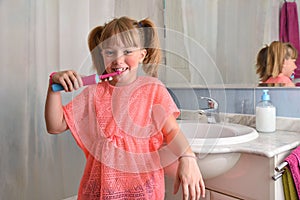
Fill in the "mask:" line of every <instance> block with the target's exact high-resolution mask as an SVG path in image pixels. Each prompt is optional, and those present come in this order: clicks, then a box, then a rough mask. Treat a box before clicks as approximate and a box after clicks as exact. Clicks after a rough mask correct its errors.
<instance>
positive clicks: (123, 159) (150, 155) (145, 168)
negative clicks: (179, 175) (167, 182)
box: [64, 77, 179, 200]
mask: <svg viewBox="0 0 300 200" xmlns="http://www.w3.org/2000/svg"><path fill="white" fill-rule="evenodd" d="M170 115H174V116H175V117H177V116H178V115H179V111H178V109H177V107H176V105H175V103H174V102H173V100H172V98H171V96H170V95H169V93H168V91H167V90H166V88H165V86H164V85H163V84H162V83H161V82H160V81H159V80H157V79H156V78H152V77H139V78H138V79H137V80H136V81H134V82H133V83H131V84H130V85H127V86H120V87H115V86H112V85H110V84H109V83H108V82H102V83H99V84H97V85H92V86H89V87H87V88H85V89H84V90H83V91H82V92H81V93H80V94H79V95H77V96H76V97H75V98H74V99H73V100H72V101H71V102H70V103H68V104H67V105H66V106H64V116H65V119H66V121H67V124H68V127H69V129H70V131H71V133H72V135H73V137H74V138H75V140H76V142H77V144H78V145H79V147H80V148H81V149H82V150H83V152H84V153H85V156H86V166H85V169H84V173H83V176H82V179H81V182H80V186H79V191H78V199H80V200H87V199H88V200H103V199H114V200H116V199H151V200H152V199H153V200H160V199H161V200H162V199H164V192H165V189H164V171H163V167H164V166H163V164H162V162H161V159H162V158H161V156H160V155H159V151H160V149H162V148H163V146H164V136H163V134H162V132H161V129H162V126H163V125H164V123H165V121H166V120H167V119H168V117H170Z"/></svg>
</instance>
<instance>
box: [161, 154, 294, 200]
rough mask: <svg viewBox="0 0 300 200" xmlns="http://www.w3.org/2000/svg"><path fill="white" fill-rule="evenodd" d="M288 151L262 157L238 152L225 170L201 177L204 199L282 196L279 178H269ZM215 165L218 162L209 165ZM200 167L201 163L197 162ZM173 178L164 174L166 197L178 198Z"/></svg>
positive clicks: (265, 199) (264, 199) (273, 199)
mask: <svg viewBox="0 0 300 200" xmlns="http://www.w3.org/2000/svg"><path fill="white" fill-rule="evenodd" d="M289 153H290V151H286V152H283V153H280V154H277V155H275V156H273V157H271V158H270V157H266V156H261V155H257V154H252V153H251V154H250V153H242V155H241V157H240V160H239V161H238V162H237V164H236V165H235V166H234V167H233V168H232V169H230V170H229V171H228V172H226V173H224V174H222V175H220V176H218V177H215V178H212V179H207V180H205V185H206V197H205V200H237V199H247V200H251V199H252V200H282V199H284V194H283V189H282V179H281V178H279V179H277V180H276V181H274V180H273V179H272V176H273V175H274V173H275V170H274V169H275V167H276V166H278V165H279V164H280V163H281V162H282V161H283V159H284V158H285V157H286V156H287V155H289ZM212 167H218V166H212ZM200 168H201V166H200ZM172 192H173V180H172V179H169V178H166V198H165V199H166V200H181V199H182V196H181V191H180V192H179V193H178V194H177V195H173V194H172Z"/></svg>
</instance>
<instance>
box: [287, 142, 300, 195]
mask: <svg viewBox="0 0 300 200" xmlns="http://www.w3.org/2000/svg"><path fill="white" fill-rule="evenodd" d="M285 161H287V162H288V163H289V168H290V170H291V173H292V177H293V180H294V183H295V187H296V190H297V193H298V198H299V199H300V146H298V147H297V148H296V149H295V150H293V151H292V152H291V154H290V155H289V156H288V157H287V158H286V159H285Z"/></svg>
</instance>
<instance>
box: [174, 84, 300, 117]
mask: <svg viewBox="0 0 300 200" xmlns="http://www.w3.org/2000/svg"><path fill="white" fill-rule="evenodd" d="M170 89H171V90H172V91H173V93H174V94H175V96H176V98H177V99H178V102H179V104H180V105H179V106H180V108H182V109H198V108H205V107H206V102H205V101H204V100H201V99H200V97H201V96H206V97H212V98H214V99H216V100H217V101H218V102H219V110H220V112H224V113H239V114H255V106H256V104H257V103H258V102H259V101H260V98H261V94H262V90H263V89H266V88H259V87H258V88H222V89H215V88H213V89H209V88H195V89H191V88H170ZM267 89H269V94H270V96H271V101H272V103H273V105H274V106H275V107H276V113H277V116H281V117H293V118H300V89H299V88H272V87H270V88H267Z"/></svg>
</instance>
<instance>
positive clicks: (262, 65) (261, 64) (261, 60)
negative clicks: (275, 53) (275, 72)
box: [256, 45, 269, 82]
mask: <svg viewBox="0 0 300 200" xmlns="http://www.w3.org/2000/svg"><path fill="white" fill-rule="evenodd" d="M268 49H269V47H268V45H266V46H265V47H264V48H262V49H261V50H260V51H259V52H258V54H257V57H256V74H258V75H259V78H260V80H261V81H263V82H264V81H266V80H267V79H268V78H269V76H268V75H267V73H266V71H267V58H268Z"/></svg>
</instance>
